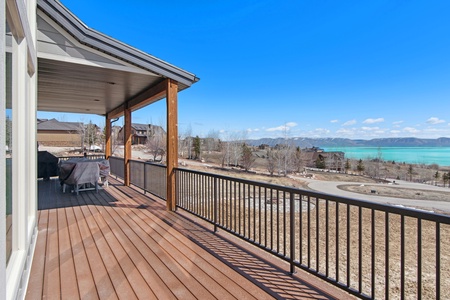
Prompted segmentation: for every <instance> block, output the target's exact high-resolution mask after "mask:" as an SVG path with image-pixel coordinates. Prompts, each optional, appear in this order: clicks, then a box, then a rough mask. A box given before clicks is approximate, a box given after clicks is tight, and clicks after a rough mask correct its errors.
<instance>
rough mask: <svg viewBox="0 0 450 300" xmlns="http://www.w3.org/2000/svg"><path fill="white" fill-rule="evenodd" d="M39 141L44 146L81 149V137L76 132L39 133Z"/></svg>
mask: <svg viewBox="0 0 450 300" xmlns="http://www.w3.org/2000/svg"><path fill="white" fill-rule="evenodd" d="M37 141H38V143H39V145H42V146H59V147H80V146H81V135H80V134H78V133H76V132H73V133H61V132H60V131H45V132H38V133H37Z"/></svg>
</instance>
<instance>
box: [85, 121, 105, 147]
mask: <svg viewBox="0 0 450 300" xmlns="http://www.w3.org/2000/svg"><path fill="white" fill-rule="evenodd" d="M83 127H84V128H85V129H84V143H85V144H87V145H88V150H91V147H92V145H95V144H96V143H98V142H99V141H101V131H100V130H99V127H98V126H97V125H95V124H94V123H92V120H89V123H88V124H87V125H86V126H83Z"/></svg>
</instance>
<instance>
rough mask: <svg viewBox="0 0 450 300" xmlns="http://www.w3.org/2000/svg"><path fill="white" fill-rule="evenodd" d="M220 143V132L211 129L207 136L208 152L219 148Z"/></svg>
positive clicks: (206, 145)
mask: <svg viewBox="0 0 450 300" xmlns="http://www.w3.org/2000/svg"><path fill="white" fill-rule="evenodd" d="M218 143H219V132H218V131H216V130H214V129H211V130H210V131H209V132H208V135H207V136H206V138H205V150H206V152H207V153H211V152H212V151H216V150H217V149H218Z"/></svg>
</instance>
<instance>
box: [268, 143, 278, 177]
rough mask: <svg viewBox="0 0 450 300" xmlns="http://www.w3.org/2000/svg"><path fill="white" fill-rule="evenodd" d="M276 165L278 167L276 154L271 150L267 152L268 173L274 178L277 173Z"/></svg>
mask: <svg viewBox="0 0 450 300" xmlns="http://www.w3.org/2000/svg"><path fill="white" fill-rule="evenodd" d="M276 165H277V158H276V154H275V152H273V151H272V150H270V149H269V150H268V151H267V171H268V172H269V174H270V176H273V173H275V171H276Z"/></svg>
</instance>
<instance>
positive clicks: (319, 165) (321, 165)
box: [316, 157, 326, 169]
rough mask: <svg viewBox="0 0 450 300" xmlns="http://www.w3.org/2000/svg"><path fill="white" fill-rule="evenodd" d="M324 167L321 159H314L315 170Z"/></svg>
mask: <svg viewBox="0 0 450 300" xmlns="http://www.w3.org/2000/svg"><path fill="white" fill-rule="evenodd" d="M325 167H326V165H325V160H324V159H323V158H322V159H321V158H320V157H318V158H317V159H316V168H318V169H325Z"/></svg>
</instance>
